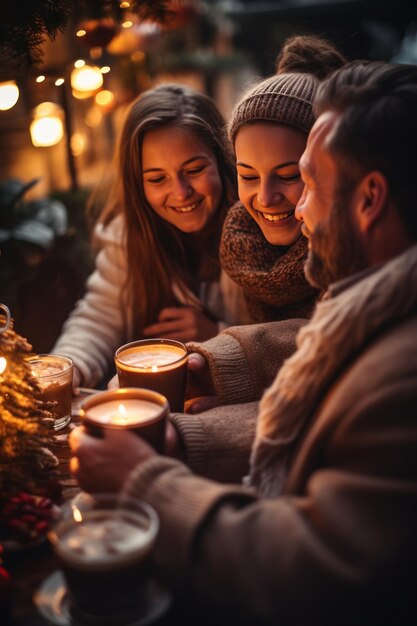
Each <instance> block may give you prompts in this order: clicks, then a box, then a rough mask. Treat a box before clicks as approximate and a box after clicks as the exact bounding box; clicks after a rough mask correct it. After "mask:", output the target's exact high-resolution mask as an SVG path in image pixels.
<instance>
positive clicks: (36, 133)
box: [30, 117, 64, 147]
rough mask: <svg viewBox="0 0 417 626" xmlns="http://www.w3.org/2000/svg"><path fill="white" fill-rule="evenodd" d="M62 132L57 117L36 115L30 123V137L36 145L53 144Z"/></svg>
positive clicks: (59, 139)
mask: <svg viewBox="0 0 417 626" xmlns="http://www.w3.org/2000/svg"><path fill="white" fill-rule="evenodd" d="M63 134H64V128H63V126H62V122H61V120H60V119H59V117H38V118H36V119H34V120H33V122H32V123H31V125H30V137H31V139H32V143H33V145H34V146H36V147H46V146H54V145H55V144H57V143H58V142H59V141H61V139H62V136H63Z"/></svg>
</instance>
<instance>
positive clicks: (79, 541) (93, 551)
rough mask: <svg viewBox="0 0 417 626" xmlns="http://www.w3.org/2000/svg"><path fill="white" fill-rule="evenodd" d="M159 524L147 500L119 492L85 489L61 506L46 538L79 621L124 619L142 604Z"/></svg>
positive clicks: (106, 621) (75, 616) (73, 612)
mask: <svg viewBox="0 0 417 626" xmlns="http://www.w3.org/2000/svg"><path fill="white" fill-rule="evenodd" d="M158 530H159V519H158V516H157V514H156V512H155V510H154V509H153V508H152V507H151V506H150V505H149V504H147V503H146V502H143V501H139V500H133V499H128V498H121V497H120V495H119V494H93V495H89V494H84V493H82V494H80V495H79V496H77V497H76V498H75V499H74V500H73V501H71V502H69V503H67V505H65V506H64V507H63V508H62V511H61V515H60V517H59V519H58V520H57V521H56V523H55V525H54V527H53V529H52V530H50V531H49V533H48V539H49V541H50V543H51V545H52V548H53V550H54V552H55V554H56V556H57V558H58V560H59V562H60V564H61V566H62V569H63V572H64V576H65V580H66V583H67V591H68V594H69V600H70V612H71V615H72V617H73V618H74V619H75V620H76V621H77V620H79V621H80V622H81V623H90V622H91V621H92V620H93V622H94V623H97V624H98V623H100V618H101V619H102V620H103V623H106V624H107V623H112V624H113V623H114V624H121V623H124V622H125V621H128V620H129V617H131V616H134V615H135V613H137V612H138V611H139V610H140V608H141V606H143V604H144V602H145V593H146V586H147V583H148V582H149V580H150V574H151V557H152V550H153V548H154V545H155V542H156V538H157V534H158ZM77 623H78V621H77Z"/></svg>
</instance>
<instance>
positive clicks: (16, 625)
mask: <svg viewBox="0 0 417 626" xmlns="http://www.w3.org/2000/svg"><path fill="white" fill-rule="evenodd" d="M81 399H82V396H78V397H76V398H74V402H73V419H72V424H74V423H77V421H78V419H77V413H78V405H79V402H80V400H81ZM72 428H73V426H72V425H71V424H70V425H69V426H68V427H66V428H65V429H63V430H62V431H60V433H59V435H58V437H57V442H56V446H54V448H53V450H52V451H53V452H54V454H55V455H56V456H57V457H58V459H59V480H60V482H61V485H62V487H63V499H64V500H68V499H70V498H71V497H73V496H74V495H76V493H78V491H79V488H78V487H77V484H76V481H75V479H74V478H72V477H71V474H70V470H69V462H70V457H71V454H70V449H69V446H68V434H69V432H70V430H71V429H72ZM4 562H5V563H4V564H5V566H6V568H7V570H8V571H9V572H10V574H11V575H12V579H13V592H12V595H11V606H10V611H9V614H8V615H7V616H6V615H5V612H4V611H2V608H3V607H0V613H1V615H0V623H1V624H2V626H46V625H47V624H51V622H50V621H48V620H47V619H45V618H44V617H43V616H42V615H41V613H40V612H39V610H38V608H37V607H36V606H35V604H34V602H33V595H34V594H35V593H36V591H37V590H38V589H39V588H40V586H41V585H42V584H43V583H44V581H45V580H46V579H47V578H48V577H49V576H50V575H51V574H52V573H53V572H54V571H56V570H57V569H59V566H58V562H57V560H56V558H55V557H54V555H53V553H52V550H51V548H50V546H49V544H48V541H47V540H46V539H45V541H43V542H42V543H41V544H39V545H37V546H33V547H30V548H25V549H21V550H16V551H14V552H10V553H6V555H5V559H4ZM152 623H153V624H155V626H174V625H175V626H178V625H181V626H188V625H190V626H191V624H192V625H193V626H195V624H198V625H199V626H212V625H213V626H214V625H216V626H221V625H222V624H228V625H229V626H230V624H231V623H233V622H231V620H230V619H227V618H226V617H225V615H224V614H223V613H219V612H218V611H216V612H215V611H212V610H211V609H209V608H208V607H204V609H203V608H202V607H201V605H199V606H198V605H195V604H194V605H193V606H191V604H190V603H186V602H184V601H181V600H179V599H178V598H173V602H172V604H171V607H170V609H169V610H168V611H167V612H166V614H165V615H164V616H163V617H161V618H159V619H158V620H156V621H153V622H152ZM239 624H243V621H242V620H239ZM71 626H75V625H74V624H73V623H72V622H71ZM77 626H78V623H77ZM97 626H101V624H97ZM115 626H119V624H116V625H115Z"/></svg>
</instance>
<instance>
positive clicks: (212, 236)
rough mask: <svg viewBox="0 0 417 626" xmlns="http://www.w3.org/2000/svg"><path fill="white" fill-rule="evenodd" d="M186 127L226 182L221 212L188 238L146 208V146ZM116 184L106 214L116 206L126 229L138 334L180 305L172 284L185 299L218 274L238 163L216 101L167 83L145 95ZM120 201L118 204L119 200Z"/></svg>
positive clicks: (131, 114) (130, 121) (122, 148)
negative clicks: (155, 133) (154, 135)
mask: <svg viewBox="0 0 417 626" xmlns="http://www.w3.org/2000/svg"><path fill="white" fill-rule="evenodd" d="M161 126H164V127H170V126H172V127H178V126H180V127H182V128H186V129H187V130H189V131H190V132H192V133H194V134H195V135H196V136H197V137H198V138H199V139H200V140H201V141H203V142H204V144H205V145H206V146H207V147H208V148H209V149H210V150H211V152H212V153H213V154H214V156H215V158H216V161H217V166H218V170H219V174H220V178H221V182H222V197H221V201H220V205H219V207H218V209H217V211H216V212H215V213H214V215H213V216H212V217H211V218H210V220H209V222H208V223H207V224H206V225H205V227H204V228H203V229H202V231H200V232H198V233H183V232H181V231H180V230H179V229H177V228H175V227H174V226H173V225H171V224H170V223H169V222H166V221H165V220H163V219H162V218H161V217H159V216H158V215H157V214H156V213H155V212H154V211H153V210H152V208H151V207H150V206H149V204H148V202H147V201H146V198H145V194H144V190H143V182H142V163H141V154H142V143H143V138H144V136H145V134H146V133H147V132H148V131H150V130H153V129H155V128H159V127H161ZM116 156H117V158H118V162H119V172H118V180H117V181H116V182H115V186H114V189H113V193H112V197H113V199H112V200H111V206H109V205H108V207H107V210H106V209H105V210H104V213H103V217H102V221H107V219H106V214H107V215H109V214H113V215H114V208H115V206H116V207H117V209H118V210H119V211H121V212H123V213H124V215H125V218H126V220H125V222H126V242H127V263H128V277H127V285H126V286H125V293H126V297H127V303H128V305H127V306H128V307H129V309H130V307H132V310H133V328H134V333H135V335H136V336H140V335H141V333H142V330H143V328H144V327H145V326H146V325H148V324H150V323H152V322H155V321H156V320H157V317H158V313H159V312H160V310H161V309H162V308H163V307H165V306H170V305H175V304H178V300H177V298H176V296H175V294H174V291H173V283H175V284H176V285H177V287H178V288H179V290H180V291H181V292H182V293H183V294H184V293H185V292H186V291H189V290H190V289H191V290H192V287H193V282H195V284H196V285H197V283H198V281H199V280H215V279H217V278H218V277H219V275H220V263H219V253H218V252H219V243H220V236H221V229H222V225H223V221H224V218H225V215H226V212H227V210H228V208H229V207H231V206H232V204H234V202H235V201H236V199H237V192H236V173H235V165H234V158H233V155H232V151H231V148H230V144H229V141H228V139H227V135H226V131H225V123H224V120H223V118H222V116H221V115H220V113H219V111H218V110H217V108H216V106H215V104H214V103H213V101H212V100H211V99H210V98H209V97H208V96H206V95H205V94H203V93H200V92H198V91H195V90H194V89H191V88H189V87H187V86H185V85H179V84H178V85H177V84H163V85H160V86H158V87H156V88H154V89H151V90H149V91H146V92H144V93H143V94H141V95H140V96H139V97H138V98H137V99H136V100H135V101H134V102H133V103H132V105H131V107H130V109H129V111H128V113H127V116H126V119H125V123H124V126H123V129H122V133H121V137H120V141H119V146H118V154H117V155H116ZM114 198H116V200H115V199H114Z"/></svg>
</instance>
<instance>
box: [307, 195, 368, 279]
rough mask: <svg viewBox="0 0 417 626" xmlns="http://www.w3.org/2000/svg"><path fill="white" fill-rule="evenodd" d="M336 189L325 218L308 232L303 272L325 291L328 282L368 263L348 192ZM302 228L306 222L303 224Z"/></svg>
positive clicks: (345, 275) (358, 269)
mask: <svg viewBox="0 0 417 626" xmlns="http://www.w3.org/2000/svg"><path fill="white" fill-rule="evenodd" d="M341 196H342V194H341V193H339V194H338V195H337V198H336V200H335V204H334V206H333V209H332V211H331V213H330V216H329V218H328V220H326V222H324V223H322V224H320V225H319V226H317V227H316V229H315V230H314V233H309V239H310V246H309V251H308V257H307V261H306V264H305V267H304V272H305V275H306V278H307V280H308V282H309V283H310V284H311V285H313V286H314V287H318V288H319V289H321V290H323V291H325V290H326V289H327V288H328V286H329V285H330V284H331V283H334V282H336V281H338V280H341V279H342V278H346V277H347V276H352V275H353V274H355V273H356V272H360V271H361V270H363V269H365V268H366V267H367V265H368V263H367V257H366V252H365V249H364V246H363V243H362V241H361V240H360V237H359V233H358V231H357V228H356V225H355V223H354V221H353V219H352V216H351V211H350V205H349V194H346V195H345V193H343V199H342V197H341ZM304 229H305V226H304Z"/></svg>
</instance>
